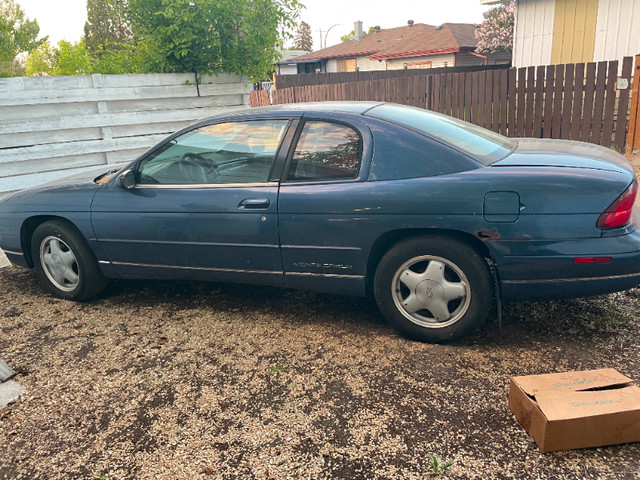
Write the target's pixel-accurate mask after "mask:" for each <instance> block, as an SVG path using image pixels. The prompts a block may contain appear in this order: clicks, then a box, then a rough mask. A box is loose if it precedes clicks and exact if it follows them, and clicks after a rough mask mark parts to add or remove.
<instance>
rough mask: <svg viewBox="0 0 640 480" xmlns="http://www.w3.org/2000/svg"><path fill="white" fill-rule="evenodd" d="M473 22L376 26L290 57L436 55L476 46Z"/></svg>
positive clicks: (310, 58)
mask: <svg viewBox="0 0 640 480" xmlns="http://www.w3.org/2000/svg"><path fill="white" fill-rule="evenodd" d="M475 29H476V26H475V25H473V24H470V23H445V24H442V25H441V26H439V27H434V26H432V25H426V24H424V23H417V24H415V25H413V26H404V27H396V28H390V29H386V30H379V31H378V32H372V33H370V34H368V35H366V36H365V37H364V38H362V39H361V40H350V41H348V42H343V43H339V44H337V45H333V46H331V47H328V48H324V49H322V50H317V51H315V52H310V53H307V54H306V55H302V56H300V57H296V58H293V59H291V61H293V62H305V61H311V60H326V59H330V58H343V57H359V56H363V55H366V56H368V57H370V58H371V59H373V60H383V59H385V58H402V57H411V56H417V55H436V54H440V53H450V52H458V51H460V50H462V49H475V47H476V45H477V43H478V41H477V40H476V38H475V35H474V32H475Z"/></svg>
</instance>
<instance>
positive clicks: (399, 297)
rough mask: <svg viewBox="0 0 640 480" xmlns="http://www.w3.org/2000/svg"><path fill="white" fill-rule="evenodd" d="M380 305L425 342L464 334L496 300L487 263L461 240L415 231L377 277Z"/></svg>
mask: <svg viewBox="0 0 640 480" xmlns="http://www.w3.org/2000/svg"><path fill="white" fill-rule="evenodd" d="M374 290H375V297H376V302H377V304H378V308H379V309H380V311H381V312H382V314H383V315H384V316H385V318H386V319H387V320H388V321H389V322H390V323H391V324H392V325H394V326H395V327H396V328H397V329H398V330H399V331H400V332H401V333H402V334H404V335H406V336H407V337H409V338H412V339H415V340H420V341H424V342H434V343H441V342H447V341H451V340H455V339H458V338H461V337H463V336H465V335H467V334H468V333H470V332H471V331H473V330H475V329H476V328H477V327H478V326H479V325H480V324H481V323H482V322H484V321H485V319H486V318H487V316H488V315H489V311H490V310H491V305H492V302H493V284H492V281H491V275H490V273H489V269H488V266H487V263H486V262H485V261H484V259H483V258H482V257H480V255H478V254H477V253H476V251H475V250H474V249H472V248H471V247H469V246H468V245H466V244H465V243H462V242H460V241H458V240H454V239H450V238H446V237H441V236H429V237H416V238H411V239H408V240H405V241H403V242H401V243H399V244H397V245H396V246H394V247H393V248H391V250H389V251H388V252H387V253H386V255H384V257H382V260H381V261H380V264H379V265H378V269H377V270H376V274H375V280H374Z"/></svg>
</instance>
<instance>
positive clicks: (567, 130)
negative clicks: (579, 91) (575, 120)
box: [560, 64, 575, 140]
mask: <svg viewBox="0 0 640 480" xmlns="http://www.w3.org/2000/svg"><path fill="white" fill-rule="evenodd" d="M574 68H575V67H574V65H573V64H569V65H567V66H566V69H565V77H564V90H563V95H562V96H563V101H562V120H561V124H560V138H562V139H563V140H568V139H569V138H570V137H571V112H572V110H573V72H574Z"/></svg>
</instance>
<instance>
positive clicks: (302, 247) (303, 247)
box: [282, 245, 362, 252]
mask: <svg viewBox="0 0 640 480" xmlns="http://www.w3.org/2000/svg"><path fill="white" fill-rule="evenodd" d="M282 248H288V249H291V250H308V249H313V250H347V251H350V252H360V251H362V249H361V248H359V247H327V246H319V245H282Z"/></svg>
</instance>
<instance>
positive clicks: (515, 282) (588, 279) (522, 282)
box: [502, 273, 640, 285]
mask: <svg viewBox="0 0 640 480" xmlns="http://www.w3.org/2000/svg"><path fill="white" fill-rule="evenodd" d="M634 277H638V279H640V273H629V274H627V275H609V276H607V277H585V278H554V279H551V280H548V279H544V280H503V281H502V283H506V284H509V285H527V284H534V283H568V282H592V281H598V280H616V279H623V278H634Z"/></svg>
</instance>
